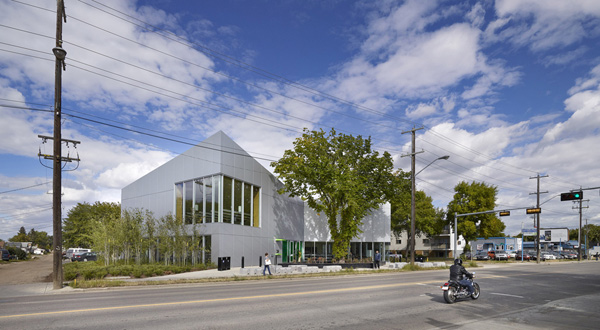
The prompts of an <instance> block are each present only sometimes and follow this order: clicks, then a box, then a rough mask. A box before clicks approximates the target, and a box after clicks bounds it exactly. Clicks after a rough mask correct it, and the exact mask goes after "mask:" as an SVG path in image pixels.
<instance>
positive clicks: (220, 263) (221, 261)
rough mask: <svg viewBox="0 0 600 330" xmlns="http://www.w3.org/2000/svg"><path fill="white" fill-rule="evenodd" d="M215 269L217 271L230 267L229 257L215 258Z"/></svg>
mask: <svg viewBox="0 0 600 330" xmlns="http://www.w3.org/2000/svg"><path fill="white" fill-rule="evenodd" d="M217 269H218V270H219V271H223V270H229V269H231V257H219V258H217Z"/></svg>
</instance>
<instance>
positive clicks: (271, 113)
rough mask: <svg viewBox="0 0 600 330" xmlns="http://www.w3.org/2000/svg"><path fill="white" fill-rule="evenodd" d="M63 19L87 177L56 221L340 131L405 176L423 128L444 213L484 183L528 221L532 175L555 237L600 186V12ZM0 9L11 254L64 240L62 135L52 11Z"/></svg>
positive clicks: (428, 176)
mask: <svg viewBox="0 0 600 330" xmlns="http://www.w3.org/2000/svg"><path fill="white" fill-rule="evenodd" d="M65 2H66V13H67V23H64V25H63V39H64V45H63V48H64V49H65V50H66V51H67V59H66V65H67V66H66V71H64V72H63V93H62V98H63V103H62V108H63V112H64V113H65V116H64V121H63V126H62V127H63V138H67V139H73V140H78V141H81V142H82V143H81V145H79V146H77V149H76V150H74V149H73V148H72V147H71V148H70V149H68V150H69V151H70V152H71V154H70V155H77V154H78V155H79V157H81V160H82V161H81V163H80V164H79V167H78V168H77V169H76V170H74V171H68V172H64V174H63V192H64V196H63V215H66V214H67V212H68V210H69V209H70V208H71V207H73V206H74V205H76V204H77V203H79V202H89V203H94V202H96V201H111V202H118V201H120V190H121V189H122V188H123V187H124V186H126V185H127V184H129V183H131V182H133V181H134V180H136V179H137V178H139V177H140V176H142V175H144V174H145V173H147V172H149V171H151V170H152V169H154V168H156V167H157V166H160V165H161V164H163V163H164V162H166V161H168V160H169V159H171V158H173V157H175V156H176V155H178V154H180V153H182V152H183V151H185V150H187V149H188V148H190V146H191V145H193V144H196V143H198V142H200V141H202V140H204V139H205V138H206V137H208V136H210V135H212V134H214V133H215V132H217V131H219V130H222V131H223V132H225V133H226V134H227V135H229V136H230V137H232V138H233V139H234V140H235V141H236V142H237V143H238V144H240V145H241V146H242V147H243V148H244V149H246V150H247V151H248V152H250V153H251V154H252V155H254V156H256V157H258V158H259V160H260V161H261V163H262V164H263V165H264V166H265V167H267V168H269V163H270V161H272V160H277V159H278V158H279V157H281V156H282V154H283V152H284V150H286V149H290V148H292V147H293V145H292V143H293V141H294V139H296V138H297V137H299V136H300V135H301V132H302V129H303V128H304V127H307V128H309V129H319V128H323V129H324V130H326V131H328V130H329V129H330V128H331V127H333V128H335V129H336V130H337V131H338V132H343V133H345V134H352V135H362V136H371V137H372V139H373V142H374V143H375V147H376V148H377V149H378V150H380V151H388V152H390V153H391V154H392V155H393V156H394V159H395V166H396V167H397V168H402V169H404V170H409V169H410V163H409V158H408V157H401V156H402V155H404V154H406V153H408V152H409V150H410V136H409V134H401V133H402V132H404V131H407V130H410V129H412V128H413V127H421V126H423V127H424V129H422V130H420V131H418V132H417V137H416V144H417V150H418V151H424V152H423V153H420V154H419V155H418V156H417V170H420V169H421V168H424V167H425V166H427V164H429V163H430V162H431V161H433V160H434V159H436V158H438V157H441V156H444V155H449V156H450V158H449V159H448V160H441V161H437V162H435V163H434V164H433V165H431V166H430V167H428V168H427V170H425V171H423V172H422V173H421V174H419V176H418V177H417V185H418V186H417V187H418V189H421V190H424V191H425V192H426V193H427V194H428V195H430V196H432V197H433V198H434V203H435V205H436V206H438V207H446V205H447V204H448V202H449V201H450V200H451V199H452V195H453V188H454V186H455V185H456V184H457V183H458V182H460V181H467V182H471V181H478V182H485V183H487V184H489V185H494V186H496V187H497V188H498V191H499V193H498V200H497V203H498V204H499V206H498V208H506V209H509V208H520V207H530V206H533V205H534V204H535V202H536V201H535V195H531V194H530V193H532V192H535V190H536V180H532V179H530V178H531V177H534V176H536V175H537V174H538V173H539V174H540V175H548V177H547V178H543V179H541V187H540V190H541V191H543V192H545V191H547V193H544V194H542V195H541V196H540V199H541V201H542V202H546V201H547V200H549V201H548V202H546V203H544V205H543V211H542V216H541V221H542V227H546V228H550V227H569V228H575V227H578V226H579V218H578V214H577V212H576V210H573V209H572V206H573V205H572V204H571V203H570V202H560V199H559V198H558V197H557V196H558V195H559V194H560V193H561V192H566V191H569V190H571V189H576V188H578V187H580V186H581V187H583V188H593V187H598V186H600V180H599V179H598V178H599V177H600V168H599V166H598V164H597V162H598V160H599V159H600V157H599V156H600V151H599V148H598V145H599V144H600V130H599V127H600V48H598V47H597V45H598V42H599V41H600V40H599V39H600V2H598V1H591V0H590V1H585V0H580V1H563V0H538V1H534V0H530V1H527V0H522V1H516V0H514V1H513V0H505V1H375V2H373V1H291V0H290V1H267V0H264V1H242V0H221V1H196V2H194V1H167V0H149V1H133V0H120V1H117V0H112V1H109V0H107V1H95V0H80V1H76V0H66V1H65ZM0 6H1V8H3V9H2V11H0V105H1V106H0V113H1V114H2V120H1V121H0V141H2V142H0V153H1V154H2V162H1V163H0V238H2V239H8V238H9V237H12V236H13V235H15V234H16V232H17V231H18V229H19V228H20V227H21V226H24V227H25V228H26V229H27V230H29V229H31V228H32V227H33V228H35V229H36V230H45V231H47V232H49V233H50V232H51V231H52V220H51V219H52V213H51V209H50V207H51V203H52V195H51V194H50V193H51V189H52V186H51V184H50V183H49V182H51V180H52V170H50V169H48V168H46V167H44V166H43V165H42V164H41V163H40V160H39V159H38V157H37V154H38V151H39V150H41V151H42V153H52V146H51V144H48V143H47V144H42V143H41V140H40V139H39V138H38V135H39V134H41V135H52V133H53V126H52V125H53V118H52V115H51V113H49V112H44V111H36V110H34V109H43V110H49V109H52V106H53V103H54V101H53V98H54V57H53V55H52V52H51V50H52V48H53V47H54V36H55V27H56V13H55V11H56V7H55V2H52V1H42V0H22V1H10V0H0ZM23 108H26V109H23ZM107 124H109V125H107ZM134 131H136V132H134ZM140 132H145V133H148V134H151V135H154V136H150V135H148V134H141V133H140ZM155 136H161V137H163V138H162V139H161V138H157V137H155ZM165 138H166V139H165ZM63 150H64V151H65V152H67V149H66V148H64V149H63ZM42 163H44V162H43V161H42ZM46 165H48V164H46ZM67 168H68V167H67ZM46 183H47V184H46ZM23 188H25V189H23ZM584 196H585V199H589V202H588V201H586V202H585V203H584V206H589V208H586V209H584V215H583V218H584V220H585V219H588V221H589V222H590V223H595V224H600V216H599V214H598V210H599V207H600V195H599V193H598V190H586V192H585V193H584ZM502 220H503V221H504V222H505V224H506V226H507V229H506V233H507V234H517V233H518V232H519V230H520V228H521V226H522V225H523V226H525V227H531V225H532V222H533V221H532V219H531V217H530V216H527V215H525V212H524V211H522V210H521V211H513V212H512V215H511V216H510V217H503V218H502Z"/></svg>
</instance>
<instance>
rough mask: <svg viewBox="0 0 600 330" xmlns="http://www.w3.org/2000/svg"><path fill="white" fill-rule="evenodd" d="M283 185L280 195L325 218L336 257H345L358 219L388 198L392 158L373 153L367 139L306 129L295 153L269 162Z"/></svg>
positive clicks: (358, 224) (291, 151) (357, 232)
mask: <svg viewBox="0 0 600 330" xmlns="http://www.w3.org/2000/svg"><path fill="white" fill-rule="evenodd" d="M271 166H273V167H274V168H275V173H276V174H278V176H279V179H281V181H282V182H283V184H284V188H283V189H281V190H280V193H285V192H287V193H288V194H289V195H290V196H291V197H296V196H297V197H300V198H302V199H303V200H304V201H306V202H307V204H308V206H309V207H310V208H312V209H314V210H315V211H316V212H318V213H321V212H322V213H324V214H325V217H326V218H327V222H328V226H329V230H330V233H331V237H332V239H333V254H334V256H335V257H336V258H341V257H344V256H345V255H346V254H347V251H348V246H349V244H350V240H351V239H352V238H354V237H356V236H358V234H359V233H360V228H359V226H360V225H361V224H362V219H363V217H364V216H365V215H367V214H368V212H369V211H370V210H373V209H375V208H377V207H378V206H379V205H381V204H382V203H384V202H385V201H386V200H387V196H388V195H389V194H390V191H389V189H390V187H391V183H392V182H393V180H394V176H393V174H392V169H393V162H392V158H391V155H390V154H389V153H387V152H384V153H383V155H380V154H379V153H378V152H377V151H374V150H372V149H371V139H370V138H368V139H364V138H362V137H361V136H358V137H353V136H350V135H345V134H337V133H336V131H335V130H334V129H332V130H331V131H330V132H329V133H326V132H324V131H323V130H319V131H310V130H308V129H304V133H303V134H302V136H301V137H300V138H298V139H296V141H294V149H293V150H286V151H285V154H284V156H283V157H282V158H281V159H280V160H279V161H277V162H273V163H271Z"/></svg>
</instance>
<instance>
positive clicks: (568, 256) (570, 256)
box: [561, 251, 577, 259]
mask: <svg viewBox="0 0 600 330" xmlns="http://www.w3.org/2000/svg"><path fill="white" fill-rule="evenodd" d="M561 253H562V255H563V256H564V257H565V259H577V253H574V252H570V251H563V252H561Z"/></svg>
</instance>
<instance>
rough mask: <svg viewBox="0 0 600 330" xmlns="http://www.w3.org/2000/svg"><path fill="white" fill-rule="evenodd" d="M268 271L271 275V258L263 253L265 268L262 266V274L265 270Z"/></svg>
mask: <svg viewBox="0 0 600 330" xmlns="http://www.w3.org/2000/svg"><path fill="white" fill-rule="evenodd" d="M267 270H268V271H269V275H273V274H271V259H270V258H269V254H268V253H265V268H263V276H265V275H266V274H265V272H266V271H267Z"/></svg>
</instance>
